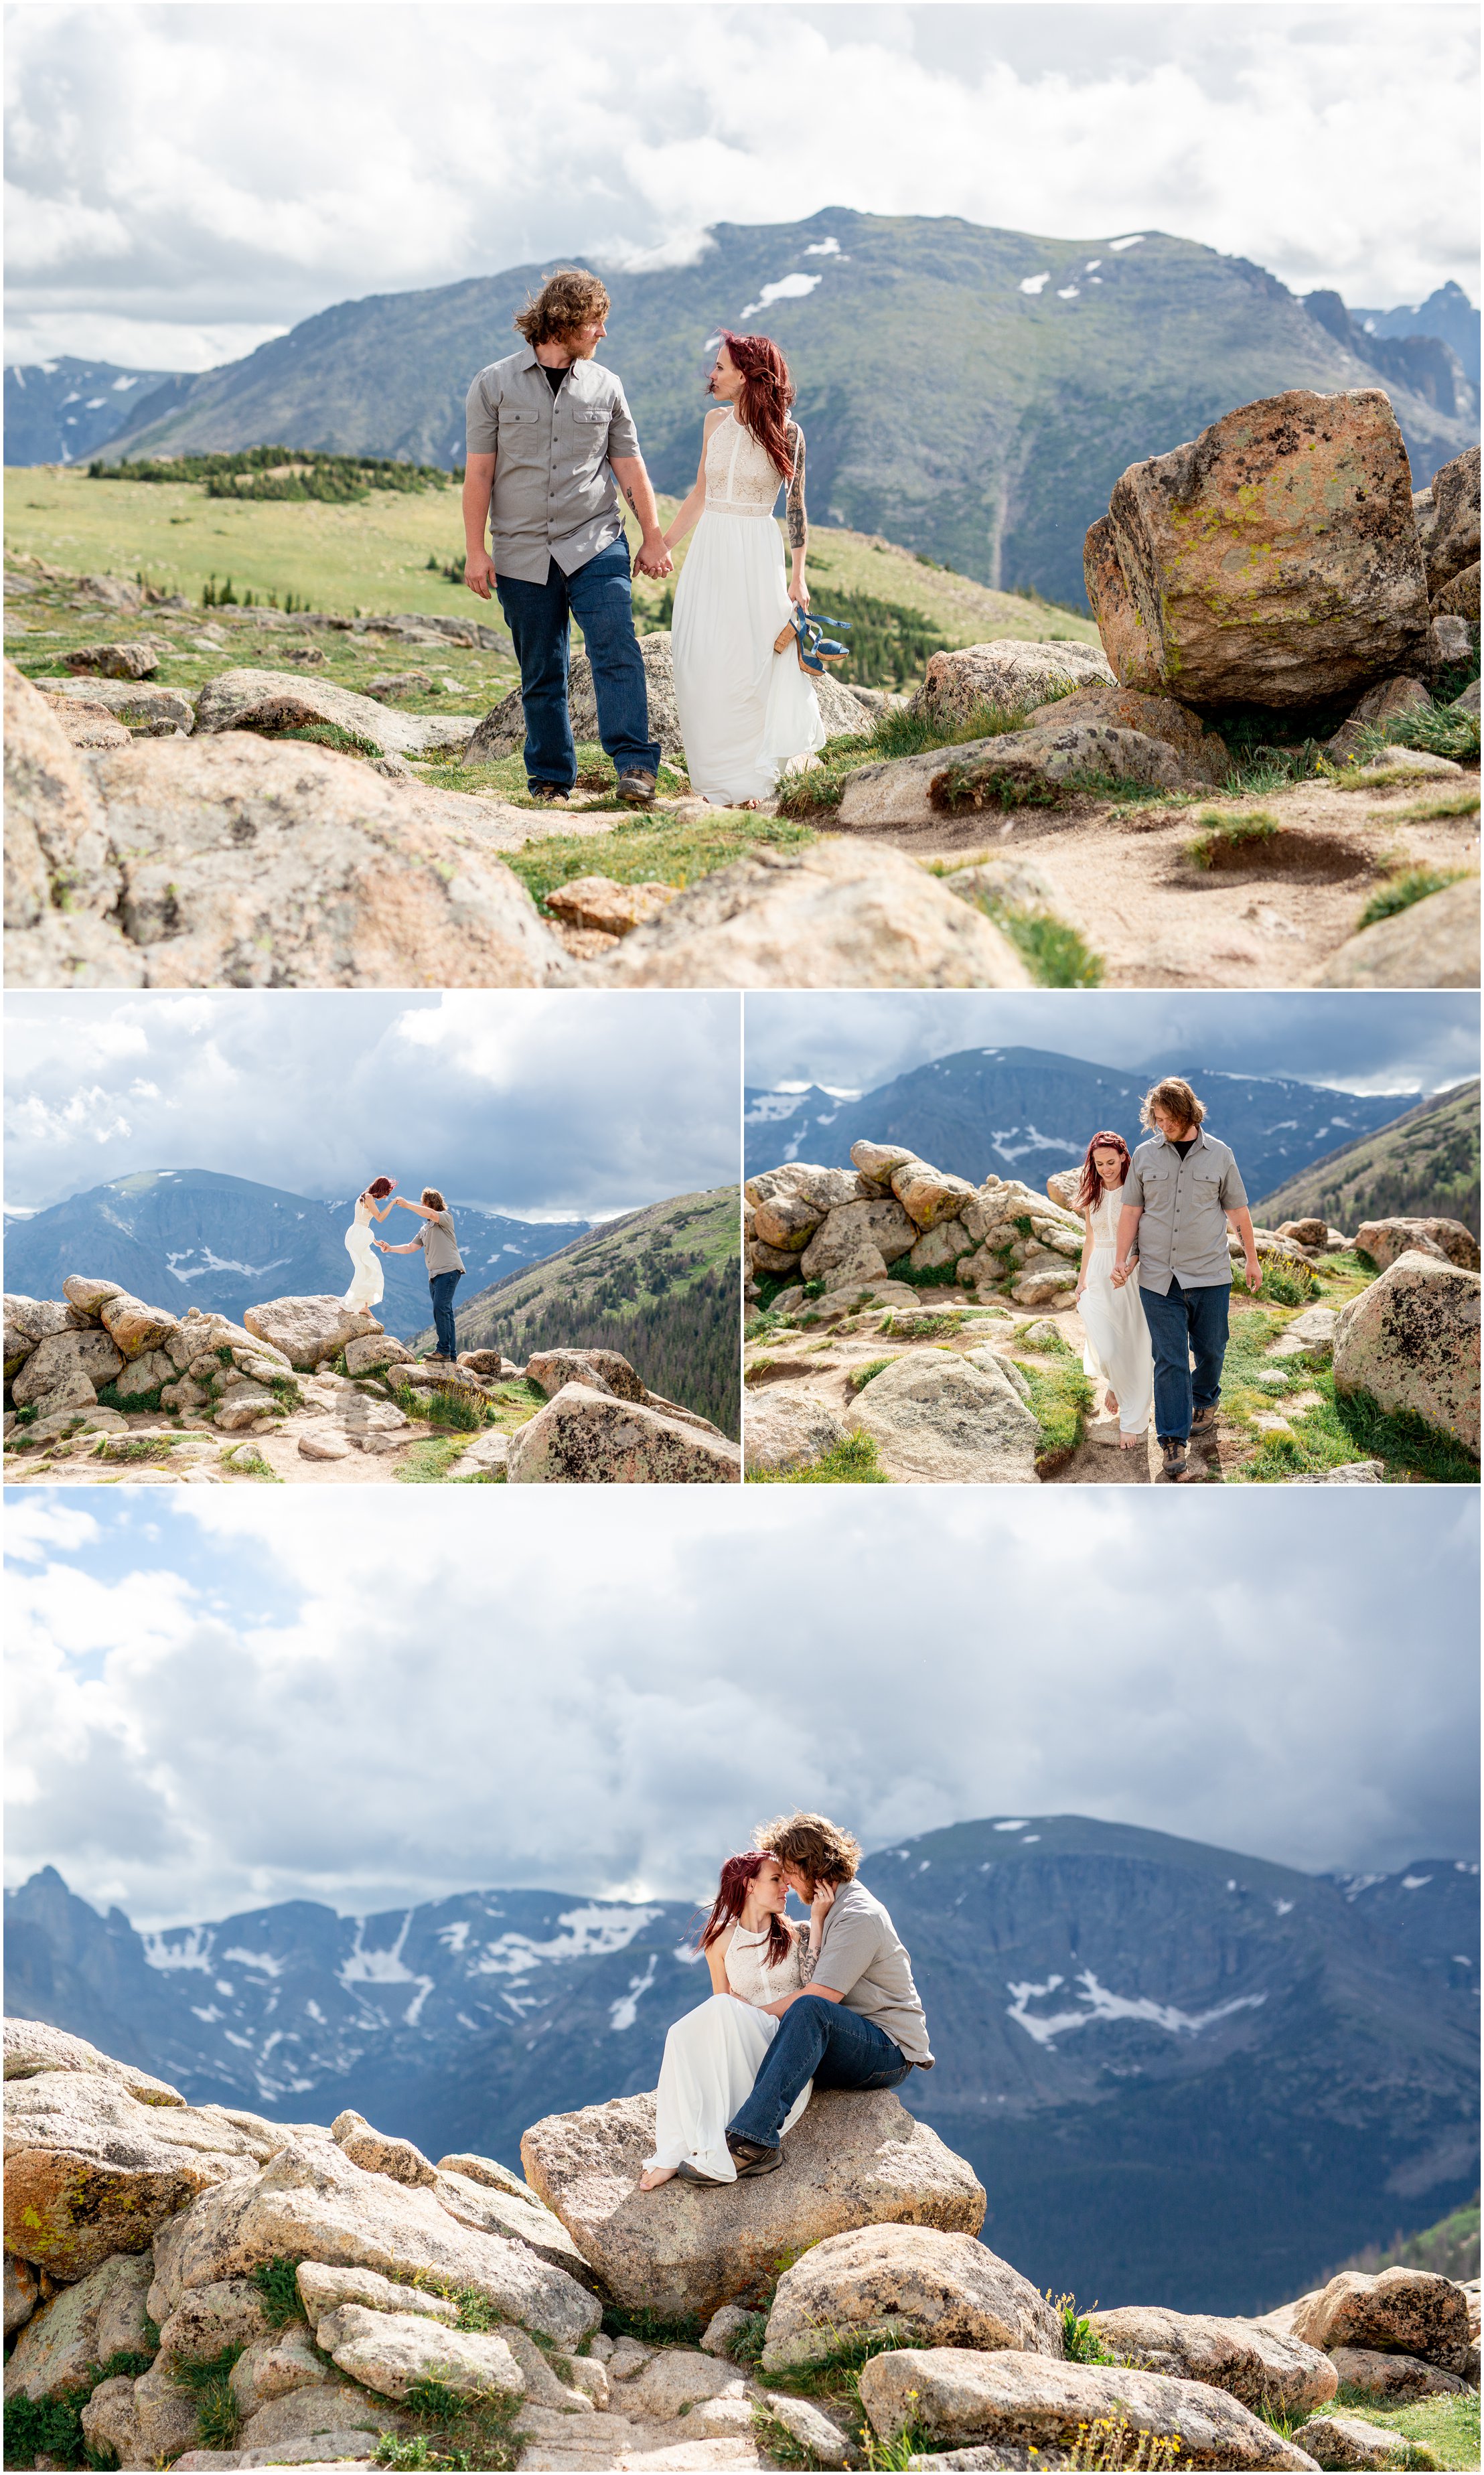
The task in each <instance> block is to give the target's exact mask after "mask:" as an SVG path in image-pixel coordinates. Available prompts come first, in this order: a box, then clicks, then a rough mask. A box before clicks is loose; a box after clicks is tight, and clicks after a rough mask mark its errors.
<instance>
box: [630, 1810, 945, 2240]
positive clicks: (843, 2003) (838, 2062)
mask: <svg viewBox="0 0 1484 2475" xmlns="http://www.w3.org/2000/svg"><path fill="white" fill-rule="evenodd" d="M753 1840H754V1852H753V1853H751V1854H748V1855H744V1856H729V1857H728V1859H727V1862H726V1864H725V1865H724V1866H723V1867H722V1873H721V1882H720V1885H719V1887H718V1890H717V1894H716V1899H715V1901H714V1903H713V1905H712V1908H711V1913H710V1915H709V1917H708V1918H707V1919H706V1922H705V1925H704V1926H703V1927H702V1930H701V1950H702V1953H703V1956H704V1957H705V1963H706V1966H707V1968H708V1970H709V1971H710V1976H711V1988H712V1990H711V1995H710V1997H709V1999H708V2000H706V2001H705V2002H703V2003H702V2004H701V2005H700V2007H699V2009H697V2010H695V2011H690V2012H687V2013H686V2015H685V2017H684V2019H682V2020H678V2021H677V2022H676V2023H675V2025H674V2027H673V2028H672V2029H671V2030H670V2032H669V2034H668V2036H667V2037H666V2039H665V2055H664V2061H663V2063H662V2064H661V2066H660V2071H659V2091H658V2097H657V2102H656V2106H655V2153H654V2155H653V2156H652V2157H650V2158H648V2159H647V2160H646V2162H645V2165H644V2169H643V2171H642V2173H641V2174H640V2177H639V2188H640V2190H641V2191H645V2192H653V2191H655V2190H657V2188H658V2186H659V2185H660V2184H661V2183H668V2182H669V2181H671V2180H672V2178H673V2179H675V2180H677V2181H679V2182H682V2183H694V2184H700V2185H703V2186H705V2187H708V2188H713V2189H714V2188H716V2187H717V2186H720V2185H724V2184H728V2183H735V2182H739V2181H741V2180H743V2179H744V2178H745V2177H747V2176H750V2175H754V2174H771V2173H774V2172H776V2171H777V2169H779V2167H780V2166H781V2165H782V2164H783V2162H784V2159H783V2145H782V2144H783V2137H784V2134H785V2133H786V2132H789V2131H791V2130H792V2129H793V2126H794V2124H795V2123H796V2122H797V2121H798V2120H799V2118H800V2116H801V2115H802V2114H803V2112H804V2108H805V2106H806V2105H807V2104H808V2102H809V2098H810V2095H811V2094H812V2092H813V2091H814V2090H815V2089H817V2088H838V2089H890V2088H899V2087H900V2086H901V2084H902V2082H903V2080H904V2079H905V2078H906V2076H907V2074H908V2072H909V2071H931V2070H932V2067H933V2058H932V2051H931V2048H930V2046H928V2022H927V2021H926V2019H925V2018H924V2015H923V2006H922V2003H921V2002H920V2001H919V1999H918V1996H917V1988H916V1986H915V1985H914V1984H913V1982H912V1967H911V1962H910V1960H909V1959H908V1957H907V1954H906V1952H905V1950H904V1949H903V1946H902V1944H901V1942H900V1941H899V1940H898V1938H897V1934H896V1930H895V1928H894V1926H893V1924H892V1921H891V1919H890V1917H889V1916H888V1915H887V1913H886V1910H885V1909H884V1908H883V1907H882V1905H881V1902H880V1900H879V1899H876V1898H874V1897H873V1895H872V1893H871V1892H870V1891H868V1890H867V1889H866V1887H865V1884H864V1883H863V1882H860V1881H858V1880H857V1879H856V1869H857V1867H858V1865H859V1863H860V1847H859V1844H858V1842H857V1841H856V1840H854V1839H853V1838H852V1836H851V1834H850V1832H849V1831H848V1830H841V1829H840V1828H839V1827H838V1826H837V1825H836V1824H834V1823H832V1822H828V1821H827V1820H826V1819H825V1817H824V1815H823V1814H819V1813H796V1814H795V1815H793V1817H792V1819H791V1820H779V1821H777V1822H769V1823H764V1824H763V1825H761V1826H760V1827H759V1828H758V1829H757V1830H755V1831H754V1834H753ZM790 1891H792V1892H794V1893H795V1894H796V1895H797V1897H798V1898H799V1899H801V1900H802V1901H803V1902H804V1906H805V1907H806V1908H807V1909H808V1912H809V1916H808V1923H807V1924H806V1925H805V1924H794V1923H792V1922H791V1920H790V1919H789V1918H788V1917H787V1916H786V1915H785V1913H784V1911H785V1908H786V1907H787V1903H788V1895H789V1893H790Z"/></svg>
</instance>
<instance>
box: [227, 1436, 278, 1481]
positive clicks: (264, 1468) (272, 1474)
mask: <svg viewBox="0 0 1484 2475" xmlns="http://www.w3.org/2000/svg"><path fill="white" fill-rule="evenodd" d="M222 1465H223V1467H224V1468H226V1469H232V1470H236V1471H237V1472H238V1473H239V1474H240V1475H243V1476H246V1477H247V1478H262V1479H266V1480H267V1481H268V1483H269V1484H270V1486H283V1485H284V1483H285V1482H284V1480H283V1479H281V1478H280V1476H279V1474H278V1472H277V1470H276V1469H275V1468H274V1466H273V1463H272V1462H271V1461H265V1460H264V1459H263V1457H262V1455H261V1453H260V1452H258V1451H256V1450H255V1449H254V1447H253V1446H252V1445H251V1444H238V1445H236V1446H235V1449H234V1452H233V1456H232V1458H231V1459H230V1460H228V1459H227V1458H225V1456H224V1458H223V1464H222Z"/></svg>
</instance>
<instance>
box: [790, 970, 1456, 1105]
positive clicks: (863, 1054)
mask: <svg viewBox="0 0 1484 2475" xmlns="http://www.w3.org/2000/svg"><path fill="white" fill-rule="evenodd" d="M745 1046H746V1072H747V1080H748V1082H749V1083H750V1084H756V1085H761V1086H762V1087H763V1088H764V1089H765V1090H773V1089H776V1088H777V1087H778V1086H779V1085H788V1084H800V1083H819V1084H822V1085H823V1086H824V1088H825V1090H827V1091H837V1090H847V1091H870V1090H876V1089H877V1088H878V1086H879V1085H880V1084H882V1083H888V1082H890V1081H891V1079H892V1077H893V1075H896V1074H905V1073H908V1072H909V1071H910V1070H911V1068H912V1067H913V1066H923V1065H926V1063H927V1062H928V1059H929V1058H932V1057H949V1056H952V1053H953V1052H954V1050H955V1049H960V1048H1001V1047H1005V1048H1010V1047H1017V1048H1043V1049H1052V1050H1055V1051H1056V1052H1057V1053H1058V1054H1059V1055H1061V1056H1063V1057H1076V1058H1080V1059H1082V1060H1083V1061H1084V1063H1090V1064H1094V1065H1107V1066H1125V1067H1128V1068H1132V1067H1135V1066H1149V1067H1150V1068H1151V1069H1152V1068H1157V1069H1158V1071H1159V1072H1161V1073H1164V1074H1172V1073H1191V1072H1195V1071H1196V1070H1197V1069H1199V1068H1200V1067H1202V1066H1203V1067H1205V1068H1206V1070H1207V1071H1208V1072H1210V1071H1213V1070H1216V1071H1220V1072H1222V1073H1224V1074H1285V1075H1292V1076H1293V1077H1294V1078H1295V1080H1296V1081H1298V1082H1300V1083H1323V1084H1327V1085H1331V1086H1334V1087H1336V1088H1338V1089H1339V1090H1343V1091H1437V1090H1443V1089H1444V1088H1445V1087H1446V1086H1447V1085H1448V1084H1452V1083H1462V1082H1465V1081H1466V1080H1467V1079H1468V1078H1469V1077H1470V1076H1471V1075H1474V1074H1477V1072H1478V1070H1479V1009H1478V1001H1477V999H1476V998H1474V997H1467V996H1456V997H1455V996H1450V995H1447V994H1436V995H1426V996H1411V995H1403V994H1394V993H1391V992H1386V993H1384V994H1376V993H1373V994H1368V995H1364V996H1352V995H1349V994H1348V993H1345V992H1339V991H1336V992H1334V993H1332V994H1324V995H1308V994H1299V993H1297V992H1296V993H1294V994H1292V995H1274V996H1269V995H1255V994H1248V993H1247V992H1232V993H1216V992H1212V993H1209V994H1207V993H1204V992H1199V993H1196V994H1192V993H1190V992H1186V991H1184V990H1175V989H1163V990H1162V989H1152V990H1149V991H1139V992H1133V991H1125V990H1075V989H1067V990H1048V989H1042V990H1038V991H1037V992H1036V993H1035V994H1034V995H1033V996H996V995H992V994H989V993H984V994H977V993H975V992H970V991H965V992H962V993H950V992H944V993H941V994H939V993H927V992H922V993H918V992H909V993H902V994H899V993H898V992H895V991H890V992H887V991H882V992H870V993H861V994H858V995H853V996H827V997H817V996H809V995H804V994H797V995H796V994H793V993H783V992H779V993H776V994H775V993H771V992H770V993H767V994H763V995H758V996H750V997H749V998H748V1000H747V1022H746V1033H745Z"/></svg>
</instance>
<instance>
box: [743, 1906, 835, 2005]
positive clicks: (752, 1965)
mask: <svg viewBox="0 0 1484 2475" xmlns="http://www.w3.org/2000/svg"><path fill="white" fill-rule="evenodd" d="M767 1955H768V1935H767V1930H766V1928H764V1930H763V1931H762V1932H761V1933H755V1934H754V1933H747V1932H745V1931H744V1929H743V1927H742V1926H741V1925H738V1926H737V1928H736V1930H735V1932H734V1933H733V1935H732V1937H731V1940H730V1943H729V1944H728V1946H727V1982H728V1984H729V1985H730V1988H731V1990H732V1992H733V1994H740V1995H741V1997H742V1999H743V2001H744V2002H755V2003H756V2004H757V2005H758V2006H759V2008H760V2007H761V2005H762V2004H763V2003H765V2002H776V2001H777V2000H778V1998H779V1995H780V1994H797V1993H798V1991H799V1988H800V1987H801V1985H806V1984H807V1983H808V1981H809V1978H810V1977H811V1976H812V1975H813V1973H814V1954H813V1952H812V1951H811V1950H810V1948H809V1938H808V1935H807V1934H795V1936H794V1941H793V1948H792V1949H791V1950H790V1952H789V1954H788V1957H787V1958H786V1959H784V1960H781V1961H780V1962H779V1966H778V1967H777V1968H770V1967H769V1966H768V1956H767Z"/></svg>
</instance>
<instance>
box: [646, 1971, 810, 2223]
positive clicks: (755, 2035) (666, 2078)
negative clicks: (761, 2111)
mask: <svg viewBox="0 0 1484 2475" xmlns="http://www.w3.org/2000/svg"><path fill="white" fill-rule="evenodd" d="M767 1945H768V1937H767V1935H766V1933H760V1934H753V1933H744V1932H743V1930H742V1927H741V1926H740V1925H738V1926H737V1928H736V1931H735V1932H734V1933H733V1935H732V1937H731V1941H730V1946H729V1948H728V1951H727V1982H728V1984H729V1985H730V1986H732V1987H733V1988H734V1989H735V1991H734V1993H732V1994H713V1995H712V1996H711V1997H710V1999H709V2000H708V2001H705V2002H703V2003H702V2004H701V2006H700V2008H699V2010H696V2011H687V2012H686V2014H685V2017H684V2019H683V2020H677V2022H676V2023H675V2025H674V2027H673V2028H672V2029H671V2030H670V2032H669V2034H668V2036H667V2037H666V2038H665V2058H664V2061H663V2062H662V2063H661V2064H660V2067H659V2091H658V2095H657V2098H656V2102H655V2154H654V2156H653V2157H646V2159H645V2161H644V2163H645V2166H646V2168H649V2167H659V2168H661V2169H663V2168H670V2169H674V2168H675V2167H677V2166H680V2165H681V2164H683V2163H685V2162H687V2161H688V2162H689V2163H690V2164H691V2165H692V2166H694V2167H695V2168H696V2169H697V2170H698V2171H699V2172H700V2173H703V2174H709V2175H711V2176H713V2177H714V2179H715V2180H716V2181H717V2182H718V2183H732V2182H735V2180H736V2173H737V2169H736V2165H735V2163H734V2161H733V2159H732V2155H731V2151H730V2148H729V2147H728V2145H727V2125H728V2123H729V2122H730V2120H731V2119H732V2117H733V2115H734V2114H735V2113H736V2112H737V2110H738V2108H739V2107H740V2106H742V2105H744V2104H745V2103H746V2101H747V2099H748V2097H750V2096H751V2095H752V2093H753V2083H754V2080H755V2079H756V2077H757V2073H758V2071H759V2070H760V2069H761V2067H762V2058H763V2056H764V2054H766V2052H767V2050H768V2047H769V2046H771V2045H772V2043H773V2040H774V2038H775V2037H776V2036H777V2035H778V2032H779V2023H778V2022H777V2020H775V2019H772V2018H770V2016H769V2014H768V2013H767V2012H766V2011H762V2010H758V2009H755V2008H754V2005H755V2004H758V2003H762V2002H777V2001H778V1999H779V1996H780V1995H784V1994H794V1993H797V1992H798V1990H799V1988H800V1987H801V1986H802V1985H803V1984H804V1981H805V1973H806V1968H807V1964H808V1945H807V1938H806V1937H805V1936H804V1935H803V1934H800V1935H797V1936H796V1937H795V1941H794V1947H793V1949H792V1950H791V1952H790V1953H789V1956H788V1958H787V1959H785V1960H784V1961H783V1962H782V1963H781V1965H780V1966H779V1967H778V1968H769V1967H768V1966H767V1965H766V1952H767ZM737 1994H740V1995H741V1996H742V2000H741V2001H740V2002H739V2001H737V2000H736V1998H735V1996H736V1995H737ZM813 2086H814V2083H813V2081H812V2080H810V2081H809V2082H808V2084H807V2086H806V2087H804V2088H802V2089H801V2090H800V2092H799V2095H797V2096H796V2097H795V2099H794V2101H793V2104H792V2105H791V2106H790V2107H789V2110H788V2113H787V2116H786V2117H785V2119H784V2122H783V2130H784V2131H792V2129H793V2127H794V2124H795V2123H796V2122H797V2121H798V2120H799V2117H800V2116H801V2115H802V2114H803V2112H804V2107H805V2106H806V2105H807V2104H808V2102H809V2096H810V2093H811V2091H812V2089H813Z"/></svg>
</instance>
